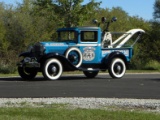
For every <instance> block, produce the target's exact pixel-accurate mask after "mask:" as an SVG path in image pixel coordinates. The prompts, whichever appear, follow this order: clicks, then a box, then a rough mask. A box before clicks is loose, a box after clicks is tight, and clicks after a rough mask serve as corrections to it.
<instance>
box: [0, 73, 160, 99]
mask: <svg viewBox="0 0 160 120" xmlns="http://www.w3.org/2000/svg"><path fill="white" fill-rule="evenodd" d="M53 97H54V98H55V97H65V98H68V97H84V98H88V97H93V98H133V99H160V74H159V73H153V74H149V73H148V74H126V75H125V76H124V77H123V78H121V79H113V78H111V77H110V76H109V75H108V74H100V75H98V76H97V77H96V78H94V79H88V78H86V77H85V76H84V75H80V74H78V75H63V76H62V77H61V78H60V79H59V80H56V81H47V80H45V79H44V78H43V77H36V79H34V80H27V81H24V80H23V79H21V78H20V77H6V78H0V98H53Z"/></svg>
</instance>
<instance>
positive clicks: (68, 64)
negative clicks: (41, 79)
mask: <svg viewBox="0 0 160 120" xmlns="http://www.w3.org/2000/svg"><path fill="white" fill-rule="evenodd" d="M50 58H56V59H58V60H59V61H60V62H61V63H62V65H63V70H71V71H72V70H78V69H77V68H76V67H75V66H74V65H73V64H72V63H71V62H70V61H69V60H68V59H67V58H66V57H65V56H63V55H60V54H58V53H48V54H45V55H44V56H42V58H41V59H40V60H39V62H40V63H41V67H42V66H43V65H44V63H45V61H46V60H47V59H50Z"/></svg>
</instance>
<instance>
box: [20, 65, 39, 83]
mask: <svg viewBox="0 0 160 120" xmlns="http://www.w3.org/2000/svg"><path fill="white" fill-rule="evenodd" d="M18 73H19V75H20V76H21V77H22V78H23V79H26V80H30V79H34V78H35V76H36V75H37V70H35V69H32V68H26V67H18Z"/></svg>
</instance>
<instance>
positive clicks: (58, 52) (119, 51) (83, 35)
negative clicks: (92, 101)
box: [17, 17, 145, 80]
mask: <svg viewBox="0 0 160 120" xmlns="http://www.w3.org/2000/svg"><path fill="white" fill-rule="evenodd" d="M102 20H103V23H107V27H106V29H105V30H103V31H102V29H101V28H100V27H71V28H60V29H58V30H57V36H58V39H56V40H55V41H49V42H38V43H35V44H34V45H33V46H30V47H29V49H28V50H27V51H26V52H23V53H21V54H20V55H19V57H22V60H21V61H20V62H19V63H18V64H17V66H18V73H19V75H20V76H21V77H22V78H23V79H33V78H35V77H36V75H37V73H38V72H42V74H43V76H44V77H45V78H46V79H49V80H57V79H59V78H60V77H61V75H62V73H63V71H75V70H79V71H83V73H84V75H85V76H86V77H88V78H94V77H95V76H97V75H98V73H99V71H106V70H108V72H109V75H110V76H111V77H112V78H122V77H123V76H124V74H125V72H126V68H127V65H128V63H130V60H131V58H132V56H133V45H132V46H130V47H124V44H125V43H126V42H127V41H128V40H129V39H130V38H131V37H132V36H133V35H134V34H138V37H137V39H136V40H135V43H136V42H137V40H138V39H139V38H140V36H141V35H142V34H143V33H145V31H144V30H142V29H132V30H129V31H128V32H125V33H124V34H123V35H122V36H120V37H119V38H118V39H117V40H115V41H112V33H111V32H109V31H108V27H109V24H110V23H111V22H114V21H116V18H115V17H114V18H113V19H112V20H111V21H109V22H106V21H105V19H104V18H103V19H102ZM135 43H134V44H135Z"/></svg>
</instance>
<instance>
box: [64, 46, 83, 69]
mask: <svg viewBox="0 0 160 120" xmlns="http://www.w3.org/2000/svg"><path fill="white" fill-rule="evenodd" d="M65 56H66V58H67V59H68V60H69V61H70V62H71V63H72V64H73V65H74V66H75V67H80V66H81V64H82V53H81V51H80V50H79V49H78V48H74V47H73V48H69V49H68V50H67V51H66V54H65Z"/></svg>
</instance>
